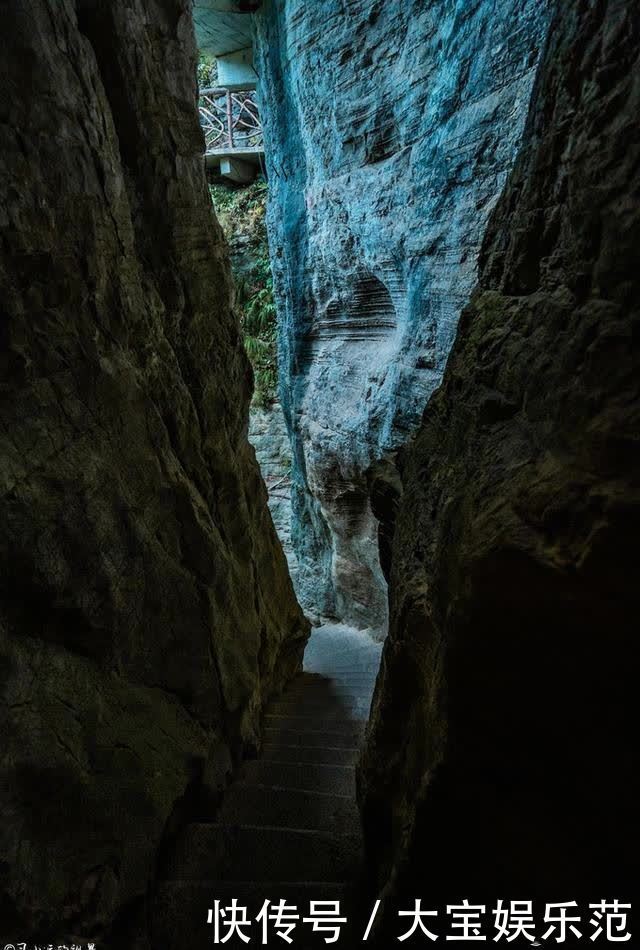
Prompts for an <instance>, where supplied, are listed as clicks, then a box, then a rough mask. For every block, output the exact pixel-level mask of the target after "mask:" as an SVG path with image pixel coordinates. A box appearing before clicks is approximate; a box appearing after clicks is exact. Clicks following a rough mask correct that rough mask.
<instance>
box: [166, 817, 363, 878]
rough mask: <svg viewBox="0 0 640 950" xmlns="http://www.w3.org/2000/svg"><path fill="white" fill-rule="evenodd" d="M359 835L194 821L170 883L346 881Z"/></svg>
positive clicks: (170, 873) (353, 872)
mask: <svg viewBox="0 0 640 950" xmlns="http://www.w3.org/2000/svg"><path fill="white" fill-rule="evenodd" d="M359 858H360V836H359V835H357V834H345V835H336V834H330V833H327V832H326V831H315V830H313V831H310V830H306V829H300V828H286V827H273V826H263V825H221V824H202V823H197V824H196V823H194V824H191V825H188V826H187V828H186V829H185V831H184V834H183V835H181V837H180V841H179V842H178V844H177V846H176V850H175V852H174V854H173V856H172V859H171V861H170V862H169V866H168V871H167V875H166V877H167V879H168V880H185V881H187V880H188V881H197V880H213V879H215V880H220V881H224V880H227V881H231V880H233V881H253V880H256V879H257V880H264V881H277V880H288V881H309V880H314V881H329V882H335V881H344V880H346V881H348V880H352V879H353V877H354V876H355V875H356V874H357V871H358V865H359Z"/></svg>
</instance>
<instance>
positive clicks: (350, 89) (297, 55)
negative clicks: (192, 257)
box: [256, 0, 546, 629]
mask: <svg viewBox="0 0 640 950" xmlns="http://www.w3.org/2000/svg"><path fill="white" fill-rule="evenodd" d="M545 29H546V2H544V3H540V2H539V0H505V2H504V3H500V4H495V3H493V2H484V0H474V2H473V3H468V2H467V0H457V2H456V0H437V2H434V3H429V4H425V3H424V2H422V0H408V2H405V3H401V4H400V3H384V2H381V0H349V2H344V0H323V2H321V3H305V2H304V0H287V2H286V3H285V2H284V0H267V2H265V3H263V4H262V7H261V9H260V12H259V13H258V14H257V15H256V38H257V46H258V50H257V57H256V60H257V67H256V68H257V71H258V73H259V75H260V92H261V100H262V105H261V112H262V116H263V119H264V121H265V129H266V142H267V143H268V148H267V164H268V171H269V183H270V245H271V251H272V257H273V263H274V277H275V285H276V295H277V300H278V306H279V318H280V323H281V336H280V376H281V399H282V404H283V409H284V412H285V414H286V416H287V419H288V423H289V426H290V428H291V430H292V433H293V450H294V466H293V495H292V501H293V516H294V523H293V543H294V547H295V549H296V552H297V555H298V559H299V572H300V573H299V585H298V589H299V592H300V596H301V598H302V600H303V603H304V604H305V605H306V606H307V607H309V608H310V609H312V610H313V611H315V612H318V613H321V614H326V615H334V616H336V615H337V616H338V617H340V618H341V619H343V620H347V621H349V622H351V623H354V624H356V625H358V626H371V627H375V628H378V629H384V627H385V624H386V610H387V607H386V604H387V598H386V591H385V582H384V578H383V576H382V572H381V570H380V564H379V559H378V544H377V530H378V527H377V521H376V518H375V516H374V514H373V512H372V510H371V505H370V501H369V484H368V481H369V469H370V466H371V465H372V463H375V462H378V461H380V460H384V459H385V458H387V457H388V456H390V455H392V454H393V452H394V451H395V450H396V449H397V448H398V446H400V445H401V444H403V443H404V442H405V441H406V439H407V438H408V436H409V435H410V433H412V432H413V431H414V428H415V427H416V425H417V424H418V422H419V419H420V414H421V412H422V410H423V408H424V405H425V403H426V401H427V399H428V397H429V396H430V395H431V393H432V392H433V390H434V389H435V387H436V386H437V385H438V383H439V382H440V380H441V376H442V370H443V367H444V364H445V361H446V358H447V355H448V353H449V351H450V348H451V344H452V341H453V337H454V334H455V329H456V324H457V320H458V316H459V313H460V310H461V308H462V306H463V305H464V304H465V303H466V302H467V300H468V298H469V294H470V292H471V290H472V288H473V285H474V283H475V280H476V274H477V271H476V258H477V252H478V248H479V244H480V242H481V239H482V235H483V233H484V228H485V225H486V222H487V218H488V215H489V213H490V211H491V209H492V207H493V206H494V203H495V201H496V199H497V197H498V195H499V193H500V191H501V190H502V187H503V185H504V182H505V179H506V175H507V174H508V172H509V170H510V168H511V166H512V163H513V161H514V158H515V155H516V152H517V147H518V143H519V141H520V137H521V132H522V128H523V124H524V121H525V117H526V114H527V108H528V103H529V98H530V91H531V86H532V81H533V77H534V73H535V66H536V62H537V59H538V55H539V49H540V45H541V42H542V39H543V37H544V35H545Z"/></svg>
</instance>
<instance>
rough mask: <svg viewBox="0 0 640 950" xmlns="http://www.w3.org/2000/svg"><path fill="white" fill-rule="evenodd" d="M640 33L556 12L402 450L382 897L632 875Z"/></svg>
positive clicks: (375, 772) (375, 753)
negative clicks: (446, 344)
mask: <svg viewBox="0 0 640 950" xmlns="http://www.w3.org/2000/svg"><path fill="white" fill-rule="evenodd" d="M639 34H640V22H639V20H638V15H637V7H636V4H635V3H634V2H632V0H608V2H606V0H602V2H594V3H583V2H579V0H572V2H562V3H560V4H558V6H557V15H556V17H555V20H554V23H553V27H552V29H551V34H550V45H549V47H548V49H547V51H546V55H545V59H544V64H543V66H542V68H541V74H540V77H539V79H538V82H537V87H536V91H535V94H534V100H533V106H532V111H531V114H530V117H529V123H528V127H527V131H526V133H525V146H524V147H523V149H522V152H521V155H520V158H519V160H518V163H517V165H516V168H515V170H514V173H513V174H512V175H511V177H510V180H509V183H508V186H507V188H506V190H505V193H504V195H503V197H502V199H501V201H500V203H499V205H498V207H497V210H496V211H495V213H494V215H493V217H492V220H491V224H490V227H489V230H488V235H487V238H486V240H485V243H484V249H483V253H482V256H481V266H480V286H479V289H478V290H477V292H476V293H475V295H474V297H473V299H472V302H471V304H470V306H469V307H468V308H467V309H466V311H465V313H464V316H463V318H462V321H461V323H460V327H459V330H458V336H457V339H456V342H455V345H454V349H453V352H452V355H451V358H450V361H449V363H448V366H447V370H446V373H445V377H444V382H443V385H442V387H441V389H440V390H439V391H438V393H437V394H436V396H435V397H434V398H433V399H432V400H431V401H430V403H429V404H428V406H427V409H426V411H425V413H424V418H423V422H422V426H421V429H420V432H419V435H418V437H417V439H416V441H415V444H414V445H413V446H412V447H411V448H409V449H408V451H407V452H406V456H405V461H404V465H403V483H404V492H403V496H402V500H401V502H400V509H399V514H398V518H397V525H396V533H395V539H394V547H393V565H392V572H391V581H390V597H391V614H392V616H391V631H390V635H389V639H388V641H387V643H386V645H385V649H384V653H383V661H382V672H381V676H380V678H379V681H378V686H377V692H376V696H375V699H374V711H373V718H372V722H371V724H370V728H369V732H368V740H367V747H366V752H365V755H364V759H363V763H362V767H361V772H360V790H361V802H362V807H363V814H364V819H365V827H366V831H367V832H368V842H369V845H370V849H371V856H372V860H373V861H374V863H375V866H376V868H377V872H378V883H379V885H383V884H384V883H385V882H390V881H391V880H392V881H393V883H392V884H391V887H392V889H393V888H395V889H396V890H398V891H400V892H404V893H407V892H409V891H410V892H411V893H413V894H415V893H418V894H424V893H426V891H425V888H430V890H429V893H434V892H436V893H437V892H440V891H441V892H443V893H447V894H448V896H451V895H452V894H453V895H460V894H461V893H463V892H464V896H468V894H469V893H476V894H482V893H486V892H487V891H488V892H490V893H492V894H493V896H495V895H496V892H497V891H498V890H499V889H501V888H504V889H506V890H508V892H509V893H510V894H515V893H518V894H519V895H524V894H527V896H531V897H535V896H537V895H540V896H544V897H546V899H547V900H560V899H564V898H559V897H552V896H551V895H552V894H558V893H560V892H562V893H563V894H569V893H570V894H571V898H572V899H573V898H576V897H579V896H580V895H581V892H582V896H586V897H590V898H591V899H598V898H594V897H593V894H594V893H600V892H601V890H602V891H603V892H604V890H606V888H607V887H609V890H607V893H609V892H610V891H612V890H615V889H616V888H617V890H618V891H620V892H623V893H624V892H625V890H626V893H627V894H628V888H629V886H630V884H631V881H632V876H631V856H632V852H633V844H632V843H631V842H632V838H633V835H632V833H631V829H632V828H634V827H635V821H636V819H635V816H634V812H635V807H636V806H635V802H633V801H632V793H631V774H632V764H633V763H632V758H633V754H632V750H633V749H634V746H635V739H634V736H633V731H632V729H631V725H630V718H631V717H630V711H629V705H630V704H629V700H630V697H631V695H632V694H633V691H634V690H635V688H636V687H635V683H634V682H632V672H631V669H632V667H633V665H634V664H633V660H634V657H636V656H637V648H636V646H635V643H636V641H637V636H636V628H637V617H638V608H639V604H638V585H637V576H636V567H635V561H636V560H637V559H636V558H635V556H634V549H635V546H636V538H637V533H638V522H639V517H638V515H639V504H640V472H639V466H638V451H637V437H638V431H639V422H640V419H639V414H640V401H639V399H638V396H639V393H638V386H639V380H640V374H639V373H638V365H637V358H636V360H635V361H634V363H633V364H632V352H631V333H632V329H633V328H635V327H637V323H638V317H639V315H640V282H639V279H638V269H637V249H638V246H639V241H640V200H639V199H640V138H639V134H638V132H639V130H638V124H637V116H638V113H639V109H640V69H639V63H638V55H639V48H640V35H639ZM634 861H635V855H634ZM625 885H626V887H625ZM603 889H604V890H603ZM498 896H501V897H502V896H504V891H501V893H499V895H498Z"/></svg>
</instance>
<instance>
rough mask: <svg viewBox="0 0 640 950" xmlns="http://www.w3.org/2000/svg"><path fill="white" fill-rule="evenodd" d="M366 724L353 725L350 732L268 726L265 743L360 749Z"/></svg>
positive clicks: (271, 744)
mask: <svg viewBox="0 0 640 950" xmlns="http://www.w3.org/2000/svg"><path fill="white" fill-rule="evenodd" d="M365 725H366V724H365V723H360V724H359V723H353V724H352V728H351V729H349V730H344V729H343V730H340V731H339V732H332V731H330V730H329V729H318V730H309V729H305V730H300V729H299V728H295V729H285V728H283V727H282V726H278V727H274V726H266V727H265V729H264V741H265V744H266V745H270V746H273V745H277V746H280V745H296V746H299V745H302V746H307V747H308V748H314V747H315V746H320V747H322V748H327V746H330V747H331V748H342V749H359V748H360V746H361V744H362V740H363V738H364V728H365Z"/></svg>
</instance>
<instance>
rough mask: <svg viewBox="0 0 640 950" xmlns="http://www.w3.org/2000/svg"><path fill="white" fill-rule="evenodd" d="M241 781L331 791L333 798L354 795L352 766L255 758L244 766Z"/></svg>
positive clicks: (354, 783)
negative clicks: (334, 796)
mask: <svg viewBox="0 0 640 950" xmlns="http://www.w3.org/2000/svg"><path fill="white" fill-rule="evenodd" d="M240 778H241V780H242V781H243V782H245V783H246V784H247V785H249V784H250V783H251V782H254V783H256V784H258V785H279V786H281V787H282V788H295V789H299V790H301V791H308V792H313V791H320V792H331V794H333V795H352V796H353V797H354V798H355V794H356V778H355V769H354V767H353V766H352V765H323V764H317V763H316V764H313V765H312V764H309V763H304V762H281V761H273V760H269V761H265V760H263V759H257V760H256V761H254V762H247V763H246V764H245V765H243V767H242V770H241V773H240Z"/></svg>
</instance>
